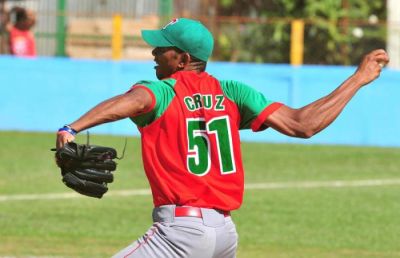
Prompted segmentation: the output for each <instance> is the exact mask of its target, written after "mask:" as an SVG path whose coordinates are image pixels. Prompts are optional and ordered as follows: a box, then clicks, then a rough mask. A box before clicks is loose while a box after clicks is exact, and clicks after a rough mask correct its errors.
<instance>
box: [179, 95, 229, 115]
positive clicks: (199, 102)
mask: <svg viewBox="0 0 400 258" xmlns="http://www.w3.org/2000/svg"><path fill="white" fill-rule="evenodd" d="M224 100H225V97H224V95H215V96H213V95H211V94H206V95H201V94H200V93H196V94H193V96H186V97H184V98H183V102H184V103H185V105H186V108H187V109H188V110H189V111H192V112H193V111H196V110H199V109H201V108H204V109H207V110H209V109H214V110H215V111H223V110H225V105H224Z"/></svg>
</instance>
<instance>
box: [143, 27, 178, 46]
mask: <svg viewBox="0 0 400 258" xmlns="http://www.w3.org/2000/svg"><path fill="white" fill-rule="evenodd" d="M142 38H143V40H144V41H146V43H147V44H149V45H150V46H152V47H172V46H174V45H173V44H172V43H171V42H169V41H168V40H167V39H166V38H165V37H164V36H163V34H162V32H161V30H142Z"/></svg>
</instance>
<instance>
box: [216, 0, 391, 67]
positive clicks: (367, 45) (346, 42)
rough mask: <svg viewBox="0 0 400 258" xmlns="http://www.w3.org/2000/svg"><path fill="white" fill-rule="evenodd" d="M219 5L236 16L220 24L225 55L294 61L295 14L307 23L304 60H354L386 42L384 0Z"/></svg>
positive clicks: (253, 0)
mask: <svg viewBox="0 0 400 258" xmlns="http://www.w3.org/2000/svg"><path fill="white" fill-rule="evenodd" d="M218 10H219V15H220V16H223V17H236V18H232V19H224V22H220V24H219V33H218V36H217V43H218V44H217V47H218V51H217V57H218V58H219V59H221V60H230V61H251V62H269V63H289V62H290V60H289V58H290V57H289V53H290V22H291V21H292V20H293V19H304V21H305V23H306V26H305V31H304V46H305V48H304V49H305V52H304V62H305V63H309V64H311V63H312V64H319V63H321V64H355V63H357V62H358V61H359V59H360V57H361V56H362V55H363V53H365V52H367V51H369V50H371V49H373V48H378V47H380V48H384V47H385V41H386V27H385V25H384V22H385V21H386V2H385V1H384V0H370V1H365V0H219V8H218ZM237 17H242V19H237ZM243 17H247V18H248V19H243ZM227 20H228V21H227Z"/></svg>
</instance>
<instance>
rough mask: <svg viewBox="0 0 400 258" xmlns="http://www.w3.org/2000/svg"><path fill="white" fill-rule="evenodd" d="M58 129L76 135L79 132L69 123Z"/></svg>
mask: <svg viewBox="0 0 400 258" xmlns="http://www.w3.org/2000/svg"><path fill="white" fill-rule="evenodd" d="M58 131H59V132H62V131H64V132H68V133H70V134H72V135H74V136H75V135H76V134H77V133H78V132H77V131H75V130H74V129H72V127H71V126H69V125H64V127H61V128H60V129H58Z"/></svg>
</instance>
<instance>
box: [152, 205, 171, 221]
mask: <svg viewBox="0 0 400 258" xmlns="http://www.w3.org/2000/svg"><path fill="white" fill-rule="evenodd" d="M152 217H153V222H174V220H175V205H162V206H159V207H155V208H154V209H153V213H152Z"/></svg>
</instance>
